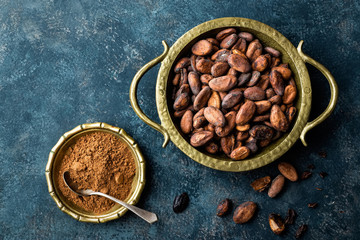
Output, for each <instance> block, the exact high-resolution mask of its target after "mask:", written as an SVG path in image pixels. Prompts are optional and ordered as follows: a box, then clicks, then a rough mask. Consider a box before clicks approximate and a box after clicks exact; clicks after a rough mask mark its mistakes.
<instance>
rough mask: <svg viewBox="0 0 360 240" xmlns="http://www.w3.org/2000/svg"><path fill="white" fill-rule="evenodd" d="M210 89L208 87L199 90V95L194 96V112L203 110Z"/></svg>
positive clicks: (209, 94)
mask: <svg viewBox="0 0 360 240" xmlns="http://www.w3.org/2000/svg"><path fill="white" fill-rule="evenodd" d="M211 93H212V91H211V89H210V87H208V86H206V87H204V88H203V89H201V91H200V92H199V94H198V95H197V96H196V98H195V100H194V110H195V111H199V110H200V109H201V108H203V107H204V106H205V105H206V103H207V102H208V100H209V98H210V96H211Z"/></svg>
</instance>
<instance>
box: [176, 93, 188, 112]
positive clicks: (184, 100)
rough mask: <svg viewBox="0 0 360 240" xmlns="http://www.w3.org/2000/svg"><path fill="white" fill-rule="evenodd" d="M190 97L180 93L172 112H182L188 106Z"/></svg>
mask: <svg viewBox="0 0 360 240" xmlns="http://www.w3.org/2000/svg"><path fill="white" fill-rule="evenodd" d="M190 101H191V100H190V97H189V94H187V93H181V94H180V95H179V96H178V97H177V98H176V99H175V102H174V106H173V107H174V110H176V111H177V110H182V109H185V108H186V107H187V106H188V105H189V104H190Z"/></svg>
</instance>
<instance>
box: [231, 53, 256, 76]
mask: <svg viewBox="0 0 360 240" xmlns="http://www.w3.org/2000/svg"><path fill="white" fill-rule="evenodd" d="M227 61H228V63H229V65H230V67H232V68H234V69H235V70H236V71H238V72H242V73H247V72H250V70H251V65H250V63H249V61H248V59H247V58H246V57H244V56H241V55H239V54H230V55H229V57H228V59H227Z"/></svg>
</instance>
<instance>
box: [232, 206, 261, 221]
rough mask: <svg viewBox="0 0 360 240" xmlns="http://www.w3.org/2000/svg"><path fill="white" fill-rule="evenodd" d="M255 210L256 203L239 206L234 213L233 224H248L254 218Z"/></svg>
mask: <svg viewBox="0 0 360 240" xmlns="http://www.w3.org/2000/svg"><path fill="white" fill-rule="evenodd" d="M256 209H257V205H256V203H254V202H251V201H248V202H244V203H242V204H240V205H239V206H238V207H237V208H236V209H235V211H234V215H233V220H234V222H235V223H239V224H243V223H246V222H248V221H249V220H250V219H251V218H252V217H253V216H254V214H255V212H256Z"/></svg>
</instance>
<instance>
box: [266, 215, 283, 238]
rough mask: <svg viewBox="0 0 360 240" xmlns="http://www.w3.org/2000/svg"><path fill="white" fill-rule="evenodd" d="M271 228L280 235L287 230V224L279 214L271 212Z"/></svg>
mask: <svg viewBox="0 0 360 240" xmlns="http://www.w3.org/2000/svg"><path fill="white" fill-rule="evenodd" d="M269 225H270V229H271V230H272V231H273V232H274V233H275V234H276V235H280V234H281V233H282V232H283V231H284V230H285V224H284V221H283V220H282V218H281V217H280V215H279V214H274V213H271V214H270V215H269Z"/></svg>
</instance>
